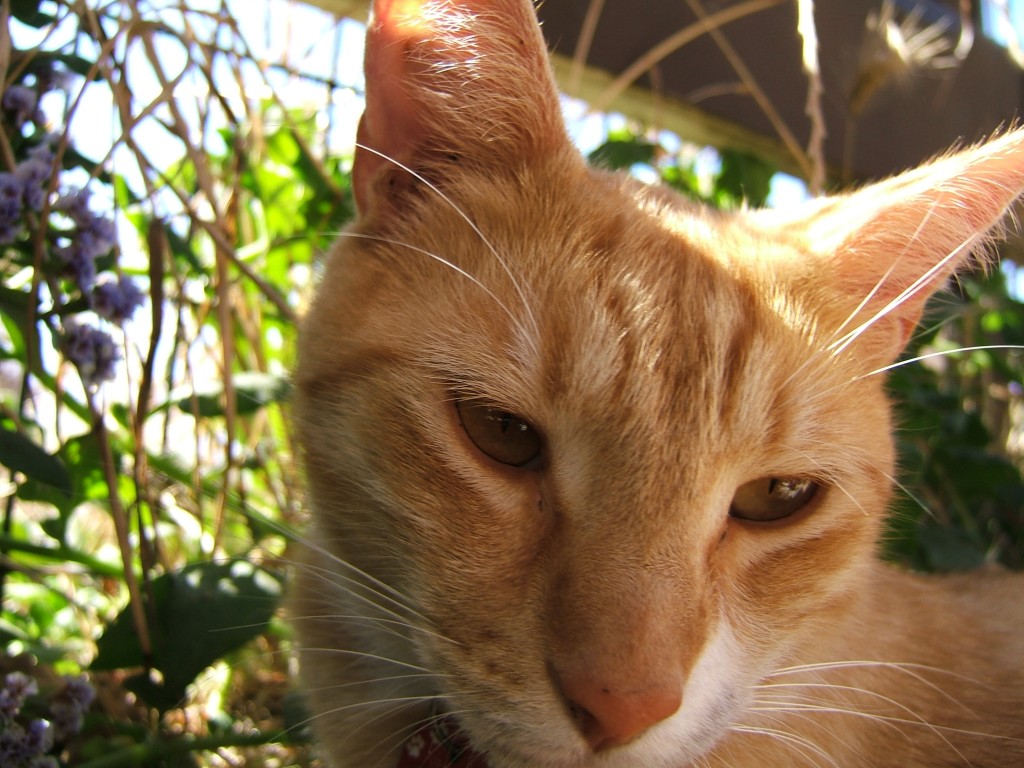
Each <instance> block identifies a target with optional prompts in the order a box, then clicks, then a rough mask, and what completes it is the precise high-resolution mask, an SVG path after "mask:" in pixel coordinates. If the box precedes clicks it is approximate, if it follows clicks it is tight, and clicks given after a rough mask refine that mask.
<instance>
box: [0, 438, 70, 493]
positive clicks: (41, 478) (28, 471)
mask: <svg viewBox="0 0 1024 768" xmlns="http://www.w3.org/2000/svg"><path fill="white" fill-rule="evenodd" d="M0 464H3V465H4V466H5V467H7V468H8V469H11V470H13V471H15V472H21V473H22V474H23V475H25V476H26V477H30V478H32V479H33V480H37V481H38V482H40V483H42V484H44V485H47V486H49V487H50V488H55V489H57V490H58V491H60V492H61V493H62V494H64V496H67V497H70V496H71V476H70V475H69V474H68V470H67V467H65V466H64V462H63V461H61V460H60V458H58V457H57V456H51V455H50V454H49V453H47V452H46V451H44V450H43V449H42V448H40V447H39V446H38V445H36V444H35V443H34V442H33V441H32V440H30V439H29V438H28V437H26V436H25V435H23V434H22V433H20V432H17V431H15V430H12V429H10V428H8V427H7V426H6V425H0Z"/></svg>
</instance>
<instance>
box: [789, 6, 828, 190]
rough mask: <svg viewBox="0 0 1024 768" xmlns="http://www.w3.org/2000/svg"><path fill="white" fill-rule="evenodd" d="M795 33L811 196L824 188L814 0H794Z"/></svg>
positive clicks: (823, 121) (819, 76) (823, 126)
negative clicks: (800, 48)
mask: <svg viewBox="0 0 1024 768" xmlns="http://www.w3.org/2000/svg"><path fill="white" fill-rule="evenodd" d="M796 7H797V25H796V29H797V34H799V35H800V39H801V40H802V41H803V56H801V61H802V62H803V67H804V72H805V73H806V74H807V106H806V108H805V109H806V112H807V117H808V118H810V121H811V133H810V137H809V138H808V139H807V158H808V160H810V163H811V173H810V176H809V177H808V180H807V183H808V186H809V188H810V192H811V194H812V195H820V194H821V193H822V192H823V191H824V190H825V115H824V114H823V112H822V109H821V97H822V93H823V92H824V91H823V88H822V85H821V67H820V66H819V64H818V30H817V27H816V26H815V23H814V0H797V4H796Z"/></svg>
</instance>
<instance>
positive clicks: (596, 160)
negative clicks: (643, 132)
mask: <svg viewBox="0 0 1024 768" xmlns="http://www.w3.org/2000/svg"><path fill="white" fill-rule="evenodd" d="M657 148H658V145H657V144H652V143H651V142H649V141H647V140H646V139H643V138H641V137H640V136H635V135H633V134H632V133H630V132H628V131H625V132H613V133H609V134H608V141H606V142H605V143H604V144H602V145H601V146H600V147H598V148H597V149H595V150H594V151H593V152H591V153H590V155H588V157H587V160H588V161H589V162H590V164H591V165H595V166H598V167H600V168H609V169H611V170H620V169H623V168H630V167H632V166H634V165H637V164H638V163H645V164H647V165H650V164H651V163H653V162H654V156H655V153H656V152H657Z"/></svg>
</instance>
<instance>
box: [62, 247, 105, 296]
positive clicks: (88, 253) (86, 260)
mask: <svg viewBox="0 0 1024 768" xmlns="http://www.w3.org/2000/svg"><path fill="white" fill-rule="evenodd" d="M53 253H54V255H55V256H56V257H57V260H58V261H60V263H61V264H63V266H64V272H65V273H66V274H67V275H69V276H70V277H71V279H72V280H74V281H75V282H76V283H77V284H78V288H79V290H81V291H82V293H88V292H89V291H91V290H92V286H93V284H94V283H95V282H96V257H95V256H94V255H93V252H92V249H90V248H88V247H84V248H83V247H82V243H81V242H78V241H75V240H72V241H71V242H69V243H68V244H67V245H59V246H57V247H56V248H54V250H53Z"/></svg>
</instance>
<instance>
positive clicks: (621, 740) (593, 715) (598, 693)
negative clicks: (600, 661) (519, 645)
mask: <svg viewBox="0 0 1024 768" xmlns="http://www.w3.org/2000/svg"><path fill="white" fill-rule="evenodd" d="M558 682H559V686H560V687H561V689H562V693H563V695H564V696H565V698H566V699H567V700H568V702H569V710H570V712H571V713H572V716H573V719H574V720H575V721H576V726H577V728H579V730H580V733H582V734H583V737H584V738H585V739H586V740H587V743H589V744H590V747H591V749H593V750H594V751H595V752H600V751H601V750H604V749H610V748H611V747H617V746H620V745H622V744H625V743H627V742H629V741H632V740H633V739H635V738H636V737H637V736H639V735H640V734H642V733H643V732H644V731H646V730H647V729H648V728H650V727H651V726H653V725H656V724H658V723H660V722H661V721H662V720H665V719H666V718H668V717H670V716H671V715H673V714H674V713H675V712H676V710H678V709H679V705H680V704H681V703H682V700H683V692H682V685H681V684H680V683H679V682H673V683H664V684H662V683H658V684H654V685H649V686H646V687H643V688H639V689H636V690H625V689H622V690H616V689H615V688H613V687H611V686H608V685H605V684H603V683H602V682H601V681H600V680H597V679H593V678H590V677H587V676H585V675H584V676H566V677H564V678H563V677H560V678H559V681H558Z"/></svg>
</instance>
